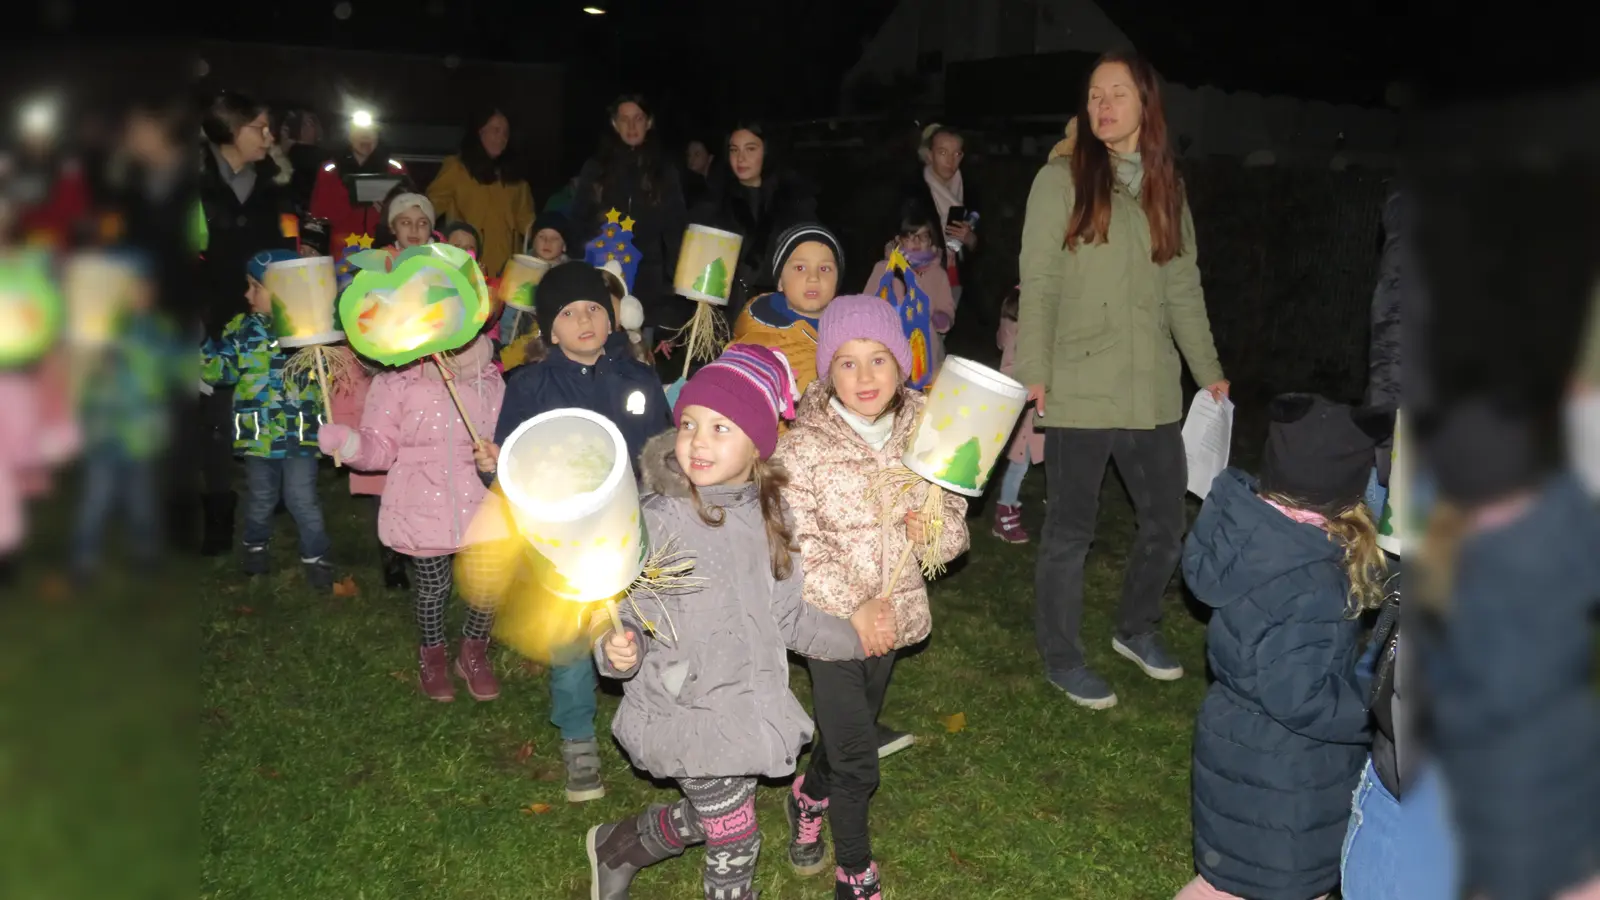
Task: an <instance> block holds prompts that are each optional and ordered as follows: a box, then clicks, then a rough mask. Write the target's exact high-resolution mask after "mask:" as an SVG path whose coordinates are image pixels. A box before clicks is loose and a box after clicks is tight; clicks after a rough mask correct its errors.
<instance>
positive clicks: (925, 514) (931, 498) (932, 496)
mask: <svg viewBox="0 0 1600 900" xmlns="http://www.w3.org/2000/svg"><path fill="white" fill-rule="evenodd" d="M943 503H944V488H942V487H939V486H938V485H937V484H930V485H928V499H927V502H925V503H923V504H922V509H921V510H920V511H919V512H918V515H919V516H920V517H921V518H922V527H923V528H931V527H932V522H933V517H934V516H936V515H938V514H939V508H940V506H942V505H943ZM914 547H916V544H915V543H914V542H912V541H909V540H908V541H906V548H905V549H904V550H902V551H900V559H899V561H898V562H896V563H895V564H894V572H893V574H891V575H890V576H889V581H888V582H887V583H886V584H884V586H883V596H885V597H889V596H893V593H894V587H895V585H897V584H899V583H900V575H901V573H902V572H904V571H905V570H906V563H908V562H910V561H911V550H912V548H914Z"/></svg>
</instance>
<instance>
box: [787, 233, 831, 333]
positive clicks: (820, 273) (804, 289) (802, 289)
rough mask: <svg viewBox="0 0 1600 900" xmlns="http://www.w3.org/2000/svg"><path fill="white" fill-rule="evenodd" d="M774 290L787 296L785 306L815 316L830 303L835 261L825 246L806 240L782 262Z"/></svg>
mask: <svg viewBox="0 0 1600 900" xmlns="http://www.w3.org/2000/svg"><path fill="white" fill-rule="evenodd" d="M778 290H780V291H782V292H783V296H785V297H787V298H789V306H791V307H793V308H794V309H796V310H799V311H800V312H803V313H805V314H806V315H809V316H816V315H818V314H819V313H821V312H822V311H823V310H824V309H827V308H828V304H829V303H832V302H833V297H834V294H836V293H838V291H839V263H838V261H836V260H835V259H834V258H833V251H832V250H829V249H828V245H827V244H824V243H820V242H818V241H806V242H805V243H803V244H801V245H800V246H798V247H796V248H794V252H793V253H791V254H789V261H788V262H786V263H784V265H783V275H782V277H780V278H779V279H778Z"/></svg>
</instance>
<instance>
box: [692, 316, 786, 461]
mask: <svg viewBox="0 0 1600 900" xmlns="http://www.w3.org/2000/svg"><path fill="white" fill-rule="evenodd" d="M796 393H798V391H797V390H796V389H795V383H794V373H793V372H792V371H790V369H789V360H788V359H787V358H785V357H784V355H783V354H782V353H780V352H778V351H777V350H773V349H771V348H769V347H761V346H757V345H756V344H730V345H729V346H728V349H726V350H724V351H722V355H721V356H719V357H717V358H716V359H715V360H714V361H712V362H709V363H706V364H705V366H704V367H702V368H701V369H700V371H698V372H696V373H694V377H693V378H691V379H689V381H688V382H687V383H686V384H684V386H683V389H682V390H680V391H679V392H678V402H677V403H676V404H674V405H673V407H672V421H673V424H681V423H682V421H683V411H684V410H685V409H687V408H689V407H691V406H704V407H705V408H706V409H711V410H715V411H717V412H719V413H721V414H722V415H724V416H727V417H728V419H729V421H731V422H733V424H735V425H737V426H739V429H740V430H741V431H743V432H744V433H745V434H746V435H748V436H749V438H750V440H751V441H752V442H754V443H755V445H756V451H757V452H759V453H760V454H761V458H762V459H767V458H769V457H771V456H772V453H773V451H775V450H777V449H778V419H779V417H782V418H785V419H792V418H794V397H795V394H796Z"/></svg>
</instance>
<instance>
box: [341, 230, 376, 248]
mask: <svg viewBox="0 0 1600 900" xmlns="http://www.w3.org/2000/svg"><path fill="white" fill-rule="evenodd" d="M344 246H345V249H348V250H353V249H355V248H357V247H360V248H361V249H362V250H371V249H372V235H370V234H347V235H345V236H344Z"/></svg>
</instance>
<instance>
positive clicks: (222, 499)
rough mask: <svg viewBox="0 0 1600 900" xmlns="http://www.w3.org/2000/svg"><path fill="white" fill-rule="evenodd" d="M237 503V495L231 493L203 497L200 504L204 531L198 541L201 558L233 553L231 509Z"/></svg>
mask: <svg viewBox="0 0 1600 900" xmlns="http://www.w3.org/2000/svg"><path fill="white" fill-rule="evenodd" d="M238 502H239V497H238V495H236V494H234V493H233V492H231V491H230V492H228V493H226V494H207V495H205V497H204V498H203V501H202V504H203V506H204V507H205V529H206V530H205V536H204V537H203V538H202V539H201V541H200V555H201V556H222V555H223V554H225V553H230V552H232V551H233V508H234V506H235V505H237V504H238Z"/></svg>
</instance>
